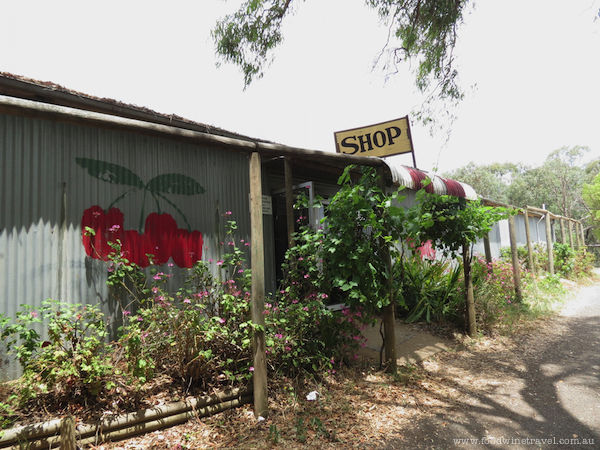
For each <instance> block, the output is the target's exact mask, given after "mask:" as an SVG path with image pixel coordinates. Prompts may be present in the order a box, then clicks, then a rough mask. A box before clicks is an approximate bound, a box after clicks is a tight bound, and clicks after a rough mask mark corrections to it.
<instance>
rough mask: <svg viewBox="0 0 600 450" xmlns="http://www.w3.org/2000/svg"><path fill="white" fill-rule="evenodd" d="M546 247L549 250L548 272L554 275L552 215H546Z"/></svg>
mask: <svg viewBox="0 0 600 450" xmlns="http://www.w3.org/2000/svg"><path fill="white" fill-rule="evenodd" d="M545 220H546V247H547V250H548V272H549V273H550V275H554V252H553V249H552V228H551V226H550V213H549V212H547V213H546V218H545Z"/></svg>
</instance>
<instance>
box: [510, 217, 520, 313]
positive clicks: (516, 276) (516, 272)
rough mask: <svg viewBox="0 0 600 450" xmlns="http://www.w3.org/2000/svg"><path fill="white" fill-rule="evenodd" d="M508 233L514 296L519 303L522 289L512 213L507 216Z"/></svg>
mask: <svg viewBox="0 0 600 450" xmlns="http://www.w3.org/2000/svg"><path fill="white" fill-rule="evenodd" d="M508 233H509V235H510V254H511V256H512V265H513V280H514V282H515V298H516V300H517V301H518V302H519V303H520V302H522V301H523V291H522V290H521V265H520V264H519V249H518V246H517V230H516V226H515V216H512V215H511V216H510V217H509V218H508Z"/></svg>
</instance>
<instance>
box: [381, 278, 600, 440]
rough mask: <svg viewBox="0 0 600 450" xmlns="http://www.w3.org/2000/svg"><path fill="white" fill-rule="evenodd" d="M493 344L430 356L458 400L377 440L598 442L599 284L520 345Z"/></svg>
mask: <svg viewBox="0 0 600 450" xmlns="http://www.w3.org/2000/svg"><path fill="white" fill-rule="evenodd" d="M484 346H485V343H484ZM493 346H494V344H488V347H490V348H474V349H470V350H469V351H468V352H459V353H458V354H456V355H453V354H452V353H446V354H444V355H442V356H440V358H438V360H437V361H436V362H429V363H426V364H425V365H424V367H425V369H426V370H427V371H428V372H429V373H430V376H431V377H432V381H434V380H437V381H438V382H439V383H440V384H442V385H444V386H446V389H448V390H449V391H451V392H449V398H451V399H452V400H451V401H450V402H447V404H446V405H444V406H443V407H441V408H431V409H430V410H429V414H421V415H420V417H419V418H417V420H415V421H412V422H411V423H410V425H408V426H406V427H403V428H402V429H398V430H394V433H395V434H396V433H397V437H394V438H390V439H389V440H386V442H385V443H382V444H381V445H379V446H378V447H376V448H389V449H396V448H407V449H430V448H431V449H436V450H437V449H450V448H464V449H476V448H477V449H481V448H510V449H532V448H582V449H591V448H600V286H592V287H587V288H583V289H582V290H581V292H580V295H579V296H578V297H577V298H576V299H575V300H573V301H571V302H570V303H569V304H568V305H567V307H566V309H565V310H564V311H563V313H562V314H561V316H559V317H556V318H554V319H551V320H550V321H548V322H546V323H545V324H544V325H543V326H541V327H540V328H538V329H536V330H534V332H533V333H532V334H530V335H528V336H525V337H523V338H522V339H521V340H519V341H517V342H516V345H514V346H508V347H506V346H503V347H500V346H499V348H498V351H494V350H495V349H494V348H493ZM450 403H453V404H450Z"/></svg>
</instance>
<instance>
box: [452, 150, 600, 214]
mask: <svg viewBox="0 0 600 450" xmlns="http://www.w3.org/2000/svg"><path fill="white" fill-rule="evenodd" d="M589 151H590V150H589V148H587V147H581V146H574V147H562V148H560V149H558V150H554V151H553V152H551V153H550V154H549V155H548V157H547V158H546V160H545V161H544V163H543V164H542V165H541V166H539V167H530V166H525V165H522V164H513V163H503V164H498V163H494V164H490V165H482V166H477V165H475V164H473V163H470V164H468V165H467V166H464V167H461V168H459V169H456V170H454V171H452V172H448V173H444V174H443V175H444V176H446V177H448V178H453V179H455V180H458V181H462V182H464V183H467V184H469V185H471V186H472V187H473V188H474V189H475V192H477V193H478V194H479V195H481V196H482V197H485V198H489V199H491V200H496V201H498V202H502V203H507V204H509V205H512V206H516V207H525V206H535V207H537V208H542V207H544V206H545V207H546V209H548V210H549V211H551V212H553V213H555V214H559V215H562V216H565V217H570V218H573V219H581V218H583V217H584V216H586V215H587V214H588V213H587V211H586V208H585V206H584V203H583V199H582V196H581V190H582V186H583V183H584V182H585V181H587V180H591V179H592V178H593V176H594V175H595V174H596V173H598V169H600V160H594V161H591V162H589V163H587V164H583V162H582V161H583V159H584V157H585V156H586V155H587V153H588V152H589Z"/></svg>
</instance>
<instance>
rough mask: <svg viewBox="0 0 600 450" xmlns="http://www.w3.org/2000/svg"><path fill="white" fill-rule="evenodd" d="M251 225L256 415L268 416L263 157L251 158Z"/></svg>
mask: <svg viewBox="0 0 600 450" xmlns="http://www.w3.org/2000/svg"><path fill="white" fill-rule="evenodd" d="M250 222H251V241H252V242H251V244H252V247H251V248H252V252H251V261H252V324H253V326H254V331H253V339H252V344H253V345H252V353H253V360H254V363H253V364H254V373H253V383H254V416H255V417H257V418H258V417H264V418H266V417H267V416H268V414H269V409H268V408H269V402H268V394H267V358H266V345H265V316H264V315H263V311H264V309H265V253H264V250H265V246H264V234H263V214H262V173H261V158H260V154H259V153H257V152H254V153H252V155H250Z"/></svg>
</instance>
